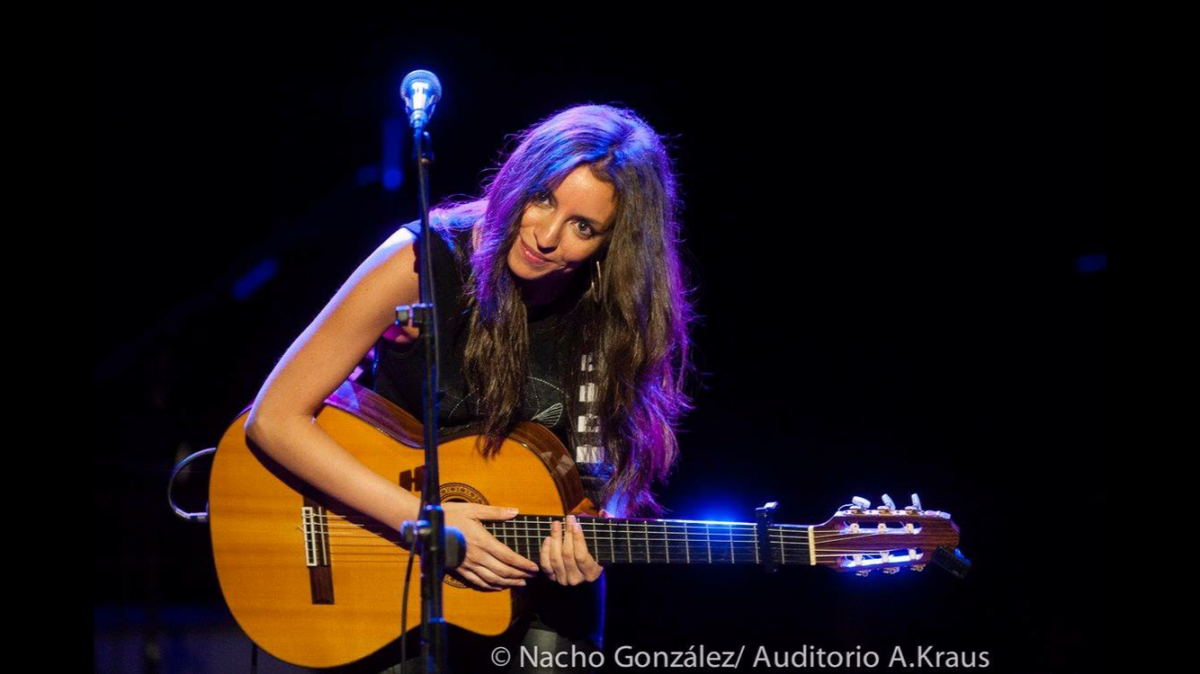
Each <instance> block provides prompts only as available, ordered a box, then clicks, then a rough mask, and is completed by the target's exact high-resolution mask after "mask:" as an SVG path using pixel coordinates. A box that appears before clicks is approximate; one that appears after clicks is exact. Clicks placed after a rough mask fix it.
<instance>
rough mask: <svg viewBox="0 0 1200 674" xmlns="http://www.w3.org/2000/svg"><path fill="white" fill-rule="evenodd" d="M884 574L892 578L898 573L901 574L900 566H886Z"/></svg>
mask: <svg viewBox="0 0 1200 674" xmlns="http://www.w3.org/2000/svg"><path fill="white" fill-rule="evenodd" d="M883 572H884V573H886V574H887V575H889V576H891V575H894V574H896V573H899V572H900V567H898V566H885V567H883Z"/></svg>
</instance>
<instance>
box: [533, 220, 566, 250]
mask: <svg viewBox="0 0 1200 674" xmlns="http://www.w3.org/2000/svg"><path fill="white" fill-rule="evenodd" d="M563 226H564V223H563V220H562V219H560V218H558V217H553V218H546V219H545V220H543V221H541V222H539V223H538V224H537V226H535V227H534V228H533V241H534V243H536V244H537V247H538V252H539V253H549V252H550V251H553V250H554V249H555V248H558V241H559V239H560V238H561V237H562V229H563Z"/></svg>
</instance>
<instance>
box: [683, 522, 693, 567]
mask: <svg viewBox="0 0 1200 674" xmlns="http://www.w3.org/2000/svg"><path fill="white" fill-rule="evenodd" d="M683 551H684V554H686V555H687V563H688V564H691V563H692V543H691V541H689V540H688V525H687V522H684V523H683Z"/></svg>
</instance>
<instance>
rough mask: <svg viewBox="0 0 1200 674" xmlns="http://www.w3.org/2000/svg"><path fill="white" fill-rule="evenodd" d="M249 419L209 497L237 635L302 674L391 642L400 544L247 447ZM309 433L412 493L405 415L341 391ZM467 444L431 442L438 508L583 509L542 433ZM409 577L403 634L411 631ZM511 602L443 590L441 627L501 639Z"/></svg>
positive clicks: (224, 453) (521, 429) (397, 608)
mask: <svg viewBox="0 0 1200 674" xmlns="http://www.w3.org/2000/svg"><path fill="white" fill-rule="evenodd" d="M247 414H248V412H245V413H243V414H242V415H241V416H239V417H238V418H237V420H236V421H235V422H234V423H233V425H232V426H231V427H230V428H229V430H228V431H227V432H226V434H225V436H224V437H223V438H222V440H221V442H220V445H219V447H218V450H217V453H216V458H215V460H214V463H213V469H212V470H213V474H212V481H211V488H210V495H209V496H210V500H209V514H210V522H211V528H212V544H213V556H214V559H215V561H216V567H217V572H218V577H219V580H220V583H221V590H222V592H223V593H224V595H225V598H226V601H227V602H228V604H229V608H230V610H231V612H232V613H233V615H234V617H235V618H236V619H237V621H238V624H239V625H240V626H241V627H242V629H243V630H245V632H246V634H247V635H248V636H249V637H250V638H251V639H252V640H253V641H254V642H255V643H257V644H259V645H260V646H262V647H263V648H265V649H266V650H267V651H268V652H270V653H271V654H272V655H274V656H275V657H278V658H279V659H281V660H284V661H286V662H291V663H294V664H299V665H304V666H309V667H329V666H334V665H339V664H344V663H346V662H350V661H353V660H357V659H359V658H361V657H365V656H366V655H369V654H371V653H373V652H375V651H377V650H379V649H380V648H382V647H383V646H385V645H387V644H388V643H390V642H391V641H393V640H395V639H397V638H398V637H399V636H400V617H401V616H400V612H401V605H402V603H401V599H402V597H401V593H402V586H403V580H404V572H405V570H406V567H407V562H408V557H409V553H408V551H407V550H405V549H403V548H402V547H400V545H399V543H398V539H399V535H398V534H397V533H396V532H395V531H394V530H393V529H392V528H390V527H383V526H381V525H379V523H375V522H371V521H369V520H368V519H367V518H366V517H365V516H363V515H361V514H360V513H357V512H354V511H352V510H349V509H347V508H345V507H344V506H342V505H341V504H339V503H336V502H334V501H331V500H330V499H329V498H328V497H326V496H325V495H323V494H321V493H319V492H317V491H315V490H313V489H312V488H311V487H309V486H308V485H306V484H304V483H303V482H301V481H299V480H298V479H297V478H295V477H294V476H292V475H291V474H289V473H288V472H287V471H286V470H285V469H283V468H282V467H281V466H279V465H278V464H276V463H274V462H273V461H271V460H270V459H269V457H267V456H266V455H265V454H263V453H262V452H261V450H258V449H257V448H255V447H251V446H250V445H248V444H247V441H246V437H245V430H244V427H245V421H246V416H247ZM316 423H317V424H319V425H320V426H321V427H322V428H323V429H324V430H325V431H327V432H328V433H330V435H332V436H333V437H334V438H337V439H338V442H339V443H340V444H341V445H342V446H343V447H346V448H347V449H350V450H351V451H352V453H353V454H354V455H355V457H356V458H358V459H359V460H360V461H362V462H363V463H365V464H366V465H367V466H368V467H370V468H371V470H373V471H375V472H376V473H378V474H380V475H384V476H388V477H389V478H391V479H393V480H395V481H396V483H397V484H400V485H402V486H405V487H408V488H410V489H412V490H414V491H419V489H420V487H421V484H422V482H423V477H422V476H421V473H420V471H421V466H422V465H423V463H424V451H423V450H422V449H420V445H421V425H420V424H419V423H418V422H417V421H416V420H415V419H414V418H413V417H412V416H411V415H409V414H408V413H407V412H405V411H404V410H401V409H400V408H399V407H397V406H395V405H393V404H392V403H390V402H389V401H387V400H386V399H383V398H382V397H380V396H378V395H376V394H374V393H373V392H371V391H368V390H366V389H364V388H362V387H359V386H357V385H354V384H350V383H347V384H345V385H343V386H342V387H341V388H339V389H338V391H337V392H336V393H335V394H334V395H333V396H331V397H330V399H329V400H328V401H327V403H326V405H325V406H324V407H323V408H322V409H321V411H320V413H319V414H318V415H317V417H316ZM477 437H478V436H475V435H469V436H465V437H459V438H457V439H455V438H453V437H451V438H449V439H446V440H445V441H444V442H442V444H441V445H440V447H439V451H440V455H439V456H440V462H439V463H440V470H441V481H442V498H443V500H444V501H470V502H475V503H483V504H490V505H501V506H515V507H517V508H520V509H521V511H522V512H536V513H541V514H546V515H558V516H562V515H565V514H567V513H569V512H572V511H573V510H574V509H575V508H576V506H579V505H581V502H583V501H584V498H583V488H582V483H581V481H580V479H579V474H578V472H577V471H576V469H575V465H574V463H573V462H572V461H571V459H570V457H569V456H567V453H566V450H565V449H564V448H563V446H562V444H561V443H560V442H559V441H558V438H557V437H555V436H554V434H553V433H551V432H550V431H549V430H548V429H546V428H545V427H544V426H541V425H540V424H535V423H522V424H520V425H519V426H518V427H517V429H516V432H515V433H514V434H513V435H511V436H510V437H509V438H508V439H507V440H506V441H505V443H504V445H503V447H502V448H501V450H500V452H499V453H497V454H496V455H495V456H494V457H493V458H490V459H484V458H483V457H482V456H481V455H480V453H479V452H478V451H477V450H476V448H475V440H476V438H477ZM394 525H395V526H398V525H399V523H394ZM535 560H536V558H535ZM414 566H415V569H414V572H413V574H414V579H413V582H412V583H411V585H410V588H409V598H408V599H409V601H408V625H410V626H416V625H419V624H420V606H421V601H420V583H418V582H417V581H416V578H415V576H417V575H418V574H419V573H420V571H419V564H415V565H414ZM516 601H517V598H516V597H515V594H514V592H513V591H511V590H503V591H499V592H483V591H477V590H474V589H470V588H467V587H465V586H463V585H462V583H459V582H457V581H455V580H452V579H448V580H447V583H446V586H445V588H444V606H445V615H446V620H447V622H449V623H452V624H455V625H458V626H459V627H462V628H464V629H468V630H471V631H473V632H478V633H480V634H485V635H495V634H500V633H502V632H503V631H505V630H506V629H508V627H509V626H510V625H511V624H512V622H513V620H514V619H515V618H516V609H517V608H518V607H517V606H516V605H515V602H516Z"/></svg>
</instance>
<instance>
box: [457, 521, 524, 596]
mask: <svg viewBox="0 0 1200 674" xmlns="http://www.w3.org/2000/svg"><path fill="white" fill-rule="evenodd" d="M442 508H443V509H445V511H446V524H447V525H449V526H452V527H455V528H457V529H458V530H459V531H461V532H462V534H463V538H465V539H467V556H466V559H464V560H463V563H462V564H460V565H459V566H458V568H457V569H455V570H454V572H455V573H457V574H458V575H459V576H461V577H462V578H463V580H466V581H467V582H469V583H471V584H472V585H475V586H476V587H478V588H480V589H483V590H503V589H504V588H506V587H521V586H523V585H525V579H526V578H532V577H533V576H534V575H535V574H537V572H538V571H540V570H541V567H539V566H538V565H537V564H535V563H534V562H532V561H531V560H528V559H525V558H524V557H522V556H521V555H518V554H517V553H515V552H513V550H512V548H510V547H508V546H507V545H505V544H503V543H501V542H500V541H499V540H497V539H496V537H495V536H493V535H492V534H491V533H490V532H488V530H487V528H486V527H484V526H483V524H482V523H481V521H482V520H507V519H512V518H513V517H516V515H517V509H516V508H500V507H497V506H487V505H479V504H477V503H462V502H451V503H443V504H442Z"/></svg>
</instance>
